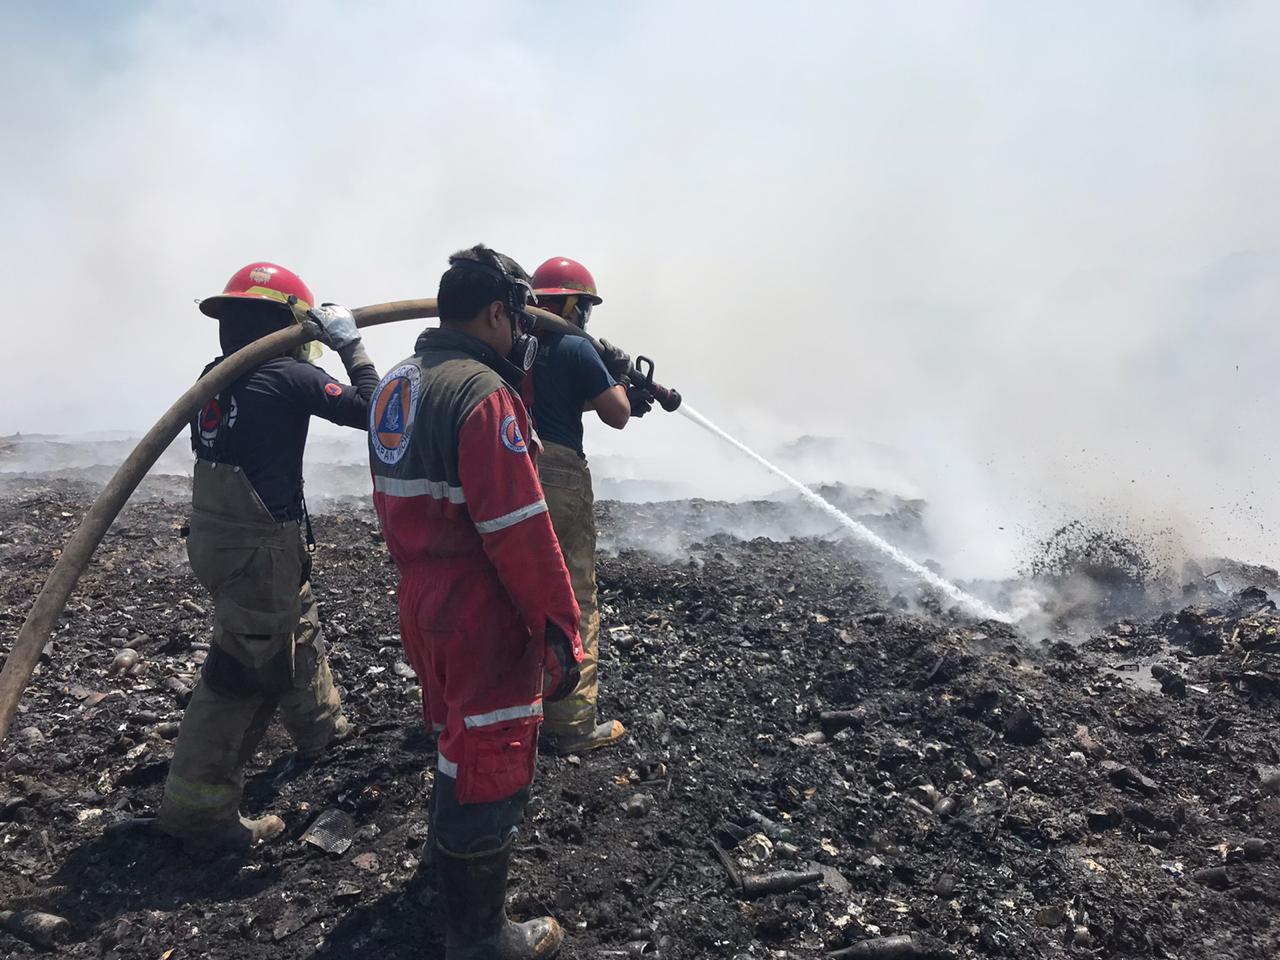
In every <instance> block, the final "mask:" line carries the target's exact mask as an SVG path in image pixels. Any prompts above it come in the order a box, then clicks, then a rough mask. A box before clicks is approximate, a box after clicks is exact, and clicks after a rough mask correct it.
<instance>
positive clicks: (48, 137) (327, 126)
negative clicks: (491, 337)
mask: <svg viewBox="0 0 1280 960" xmlns="http://www.w3.org/2000/svg"><path fill="white" fill-rule="evenodd" d="M1277 26H1280V9H1277V8H1276V7H1275V6H1274V5H1270V4H1264V3H1232V4H1209V3H1196V2H1184V3H1167V4H1158V5H1157V4H1140V3H1083V4H1081V3H1070V4H1068V3H1060V4H1015V3H994V2H993V3H978V2H974V3H969V4H963V5H962V4H924V3H919V4H916V3H902V4H894V5H885V4H878V5H861V4H842V3H834V2H833V3H812V4H805V5H803V6H801V7H795V8H794V9H783V8H781V7H779V6H778V5H777V4H766V3H751V2H745V3H743V2H740V3H733V4H728V3H705V4H676V3H673V2H672V3H668V2H651V3H645V4H628V5H607V4H591V3H585V2H582V3H576V2H560V3H555V4H549V5H547V4H539V5H533V6H530V5H525V4H519V3H516V2H514V0H510V2H488V3H476V4H466V5H454V6H451V7H446V6H444V5H437V4H421V3H414V2H409V0H404V2H381V3H368V4H362V5H359V6H358V7H353V6H351V5H348V4H341V3H337V2H308V3H305V4H304V3H290V2H272V0H260V2H253V3H248V2H227V3H223V4H219V5H218V6H217V8H216V9H214V8H209V7H207V6H196V5H182V4H162V3H132V4H89V3H71V4H55V5H48V4H46V5H38V4H31V5H25V6H24V5H17V4H9V5H7V6H6V7H4V8H3V10H0V53H2V54H3V56H2V57H0V76H2V77H3V80H4V83H5V89H7V90H9V91H11V95H10V96H8V97H6V98H4V103H3V104H2V105H0V120H3V125H4V129H5V130H6V131H9V134H10V135H9V137H8V138H7V142H6V148H5V150H4V151H3V152H2V153H0V177H2V182H3V186H2V187H0V191H3V197H2V199H3V204H4V209H5V212H6V213H5V227H4V233H3V237H2V240H0V242H2V244H3V247H2V249H0V276H2V277H3V279H4V281H5V282H4V290H5V294H6V300H5V308H4V309H5V312H6V320H5V323H4V328H5V330H6V331H7V332H8V333H9V337H8V349H7V350H6V356H7V357H8V362H7V363H6V365H5V380H6V383H7V391H6V394H7V396H9V397H11V398H19V399H20V401H21V402H10V403H7V404H5V405H4V406H3V408H0V433H10V432H14V431H31V432H43V433H79V432H84V431H97V430H108V429H121V430H129V431H140V430H141V429H144V428H145V427H147V426H148V425H149V424H150V423H151V422H152V421H153V420H154V419H155V417H156V416H157V415H158V413H159V412H160V411H161V410H162V409H163V408H164V407H165V406H167V405H168V403H169V402H170V401H171V400H172V399H173V398H174V397H175V396H176V395H177V394H178V393H179V392H180V390H181V389H182V388H183V387H185V386H186V385H187V384H188V383H189V382H190V381H191V379H192V378H193V377H194V376H195V375H196V374H197V373H198V372H199V370H200V368H201V366H202V365H203V363H204V362H205V361H206V360H207V359H208V358H209V356H210V355H212V353H213V352H214V351H215V349H216V345H215V337H214V335H213V331H212V330H211V329H210V328H209V326H208V324H207V321H205V319H204V318H203V317H202V316H201V315H200V314H198V313H197V312H196V311H195V309H194V307H193V305H192V303H191V301H192V299H193V298H195V297H199V296H207V295H209V294H211V293H214V292H217V290H218V289H219V288H220V287H221V284H222V283H223V282H224V280H225V279H226V277H227V276H229V275H230V274H231V273H232V272H233V271H234V270H235V269H236V268H237V267H239V266H240V265H242V264H243V263H245V262H247V261H248V260H249V259H252V258H255V257H265V258H268V259H275V260H278V261H280V262H283V263H285V264H288V265H290V266H293V267H294V268H296V269H297V270H298V271H299V272H300V273H302V275H303V276H304V277H305V278H306V279H307V280H308V281H309V283H310V284H311V285H312V287H313V289H315V291H316V292H317V294H318V295H319V296H320V298H321V299H326V300H328V299H332V300H337V301H341V302H347V303H351V304H360V303H369V302H377V301H382V300H388V299H397V298H401V297H410V296H424V295H426V296H429V295H432V294H434V291H435V285H436V282H437V279H438V277H439V274H440V272H441V270H442V269H443V266H444V263H445V258H446V256H447V255H448V253H449V252H451V251H452V250H454V249H457V248H459V247H462V246H466V245H469V244H471V243H474V242H477V241H481V240H483V241H485V242H487V243H490V244H492V245H494V246H496V247H497V248H499V249H501V250H504V251H506V252H510V253H511V254H512V255H514V256H515V257H517V259H520V260H521V261H522V262H523V263H524V264H525V266H526V267H532V266H534V265H536V264H537V263H538V262H540V261H541V260H542V259H543V258H545V257H547V256H551V255H555V254H564V255H568V256H573V257H577V258H579V259H582V260H584V261H586V262H587V263H588V264H589V265H590V267H591V269H592V270H593V271H594V272H595V274H596V277H597V279H598V280H599V282H600V283H601V286H602V293H603V295H604V297H605V303H604V305H603V306H602V307H601V308H600V309H599V310H598V311H597V313H596V315H595V319H593V331H594V332H595V333H597V335H603V336H606V337H609V338H610V339H613V340H616V341H618V342H620V343H621V344H623V345H624V346H625V347H626V348H627V349H629V350H631V351H632V352H633V353H645V354H647V355H650V356H652V357H653V358H654V359H655V360H656V361H657V374H658V378H659V379H660V380H662V381H664V382H667V383H669V384H671V385H673V386H676V387H677V388H679V389H680V390H681V391H683V392H684V393H685V394H686V395H687V396H688V397H689V398H690V399H691V401H692V402H694V403H696V404H697V405H698V407H699V408H700V409H702V410H704V411H705V412H706V413H707V414H708V416H710V417H712V418H713V419H714V420H716V421H717V422H718V423H722V424H724V425H725V427H726V428H727V429H729V430H730V431H731V432H732V433H734V434H735V435H737V436H739V437H740V438H741V439H743V440H744V441H745V442H747V443H749V444H750V445H752V446H756V447H759V448H763V449H767V450H776V449H777V448H778V447H779V446H780V445H782V444H784V443H786V442H788V441H792V440H794V439H795V438H797V437H798V436H801V435H808V436H810V437H813V438H824V437H829V438H832V439H831V440H830V441H826V444H827V446H828V447H829V450H830V456H829V458H824V456H823V455H822V445H823V443H824V441H822V440H814V441H813V442H812V443H811V444H810V445H809V446H808V448H807V449H806V451H805V458H806V463H808V464H809V469H808V472H807V473H805V474H804V475H803V478H804V479H806V480H813V481H822V480H828V481H845V482H849V483H871V484H873V485H882V484H891V485H895V486H897V487H898V492H901V493H903V494H904V495H906V496H922V497H924V498H926V499H927V500H928V501H929V503H930V505H931V507H930V516H929V521H930V524H931V526H932V528H933V529H934V531H935V533H936V535H937V538H938V540H937V544H936V554H937V556H938V557H939V558H941V559H942V560H944V561H945V563H946V565H947V566H948V568H949V569H951V570H952V571H953V572H954V573H956V574H958V575H962V576H980V575H999V574H1002V573H1007V572H1009V571H1010V570H1011V569H1012V568H1013V567H1015V566H1017V564H1018V562H1019V560H1020V559H1021V554H1022V552H1023V551H1024V550H1025V544H1026V543H1028V542H1033V541H1034V540H1035V539H1037V538H1038V537H1040V536H1042V535H1043V533H1044V532H1045V531H1046V530H1047V529H1050V528H1052V527H1053V526H1054V525H1056V524H1059V523H1061V522H1062V521H1063V520H1064V519H1066V518H1070V517H1072V516H1075V515H1079V514H1080V513H1082V512H1084V513H1104V514H1106V515H1108V516H1111V517H1119V518H1125V522H1132V523H1134V524H1136V525H1139V526H1141V525H1144V524H1145V525H1149V526H1152V527H1157V528H1161V529H1164V528H1176V529H1178V530H1179V531H1181V535H1182V537H1183V539H1184V540H1185V541H1186V542H1187V543H1188V544H1189V545H1190V546H1189V548H1194V549H1197V550H1202V551H1204V552H1216V553H1219V554H1223V555H1230V556H1238V557H1241V558H1242V559H1250V560H1258V561H1263V562H1275V559H1276V556H1275V554H1276V549H1275V547H1274V545H1273V543H1272V539H1271V536H1270V529H1269V518H1270V517H1272V516H1274V514H1275V509H1276V507H1277V506H1278V505H1280V504H1277V489H1278V488H1277V485H1276V484H1275V483H1274V482H1273V478H1272V476H1271V474H1272V469H1273V464H1274V460H1275V457H1276V455H1277V452H1280V451H1278V446H1280V438H1278V437H1277V436H1276V435H1275V432H1274V431H1272V430H1270V429H1268V427H1269V422H1268V419H1267V416H1266V414H1267V413H1268V412H1269V411H1270V410H1271V409H1273V408H1274V407H1275V406H1276V405H1277V403H1280V384H1278V383H1277V378H1276V377H1275V376H1274V375H1273V373H1272V369H1271V367H1272V363H1271V358H1272V357H1273V356H1275V355H1276V353H1277V347H1280V333H1278V332H1277V324H1276V322H1275V320H1274V317H1273V313H1274V304H1275V303H1277V302H1280V297H1278V296H1277V295H1278V294H1280V290H1278V289H1277V286H1278V284H1277V277H1280V270H1278V269H1277V267H1278V266H1280V253H1278V251H1280V245H1278V243H1277V241H1278V239H1280V238H1278V237H1277V233H1278V231H1280V216H1278V214H1280V209H1277V207H1278V203H1277V200H1278V194H1280V187H1277V185H1276V180H1275V177H1274V172H1273V171H1274V168H1275V165H1276V161H1277V152H1278V150H1277V147H1278V140H1280V117H1277V115H1276V112H1275V111H1274V109H1272V105H1273V104H1274V102H1275V100H1276V95H1277V94H1278V93H1280V61H1277V59H1276V58H1275V57H1274V55H1273V50H1272V44H1271V43H1270V39H1271V38H1272V37H1274V36H1276V28H1277ZM19 91H21V93H19ZM416 332H417V331H416V330H413V329H409V328H407V327H405V326H404V325H402V326H401V327H400V328H391V329H385V330H378V331H375V332H372V333H370V334H369V336H368V343H369V346H370V349H371V352H372V353H373V355H374V357H375V359H376V360H377V362H378V363H379V365H380V366H382V367H385V366H387V365H389V364H391V363H393V362H395V361H396V360H397V359H399V358H400V357H402V356H404V355H405V354H407V353H408V352H409V350H410V348H411V344H412V340H413V338H414V336H415V334H416ZM335 370H336V368H335ZM349 442H350V443H351V445H352V448H353V450H355V451H356V453H355V454H354V456H355V457H358V444H359V438H358V437H355V436H352V437H351V438H350V440H349ZM587 442H588V448H589V451H590V452H591V453H592V454H593V455H596V458H597V462H607V461H608V460H610V459H612V458H618V457H627V458H629V462H630V463H631V464H632V465H633V467H636V468H637V470H638V471H639V472H641V473H643V476H642V477H640V479H642V480H647V479H648V478H650V477H651V478H652V480H653V482H654V483H655V485H656V486H661V485H662V484H664V483H671V482H674V481H676V480H678V481H680V482H682V483H690V484H693V485H694V486H696V487H698V488H699V489H700V490H701V492H702V495H703V496H706V497H718V496H726V495H733V496H757V495H761V494H764V493H767V492H770V491H772V490H773V489H775V488H776V484H774V483H773V482H772V480H771V479H770V478H768V477H767V476H765V475H759V476H757V475H756V474H755V473H754V471H755V470H756V468H755V467H754V466H753V465H752V464H750V463H747V462H744V461H741V460H738V459H735V458H734V456H733V454H732V452H731V451H721V450H718V449H715V448H714V445H713V444H709V443H707V440H706V438H705V437H704V436H702V435H700V434H699V433H698V432H697V431H696V430H695V428H694V426H693V425H692V424H688V423H686V422H683V421H682V420H680V419H679V418H672V417H667V416H666V415H664V414H663V413H662V412H660V411H655V412H654V413H652V414H651V415H650V416H649V417H648V418H646V419H645V420H644V421H642V422H641V423H638V424H636V425H635V426H633V427H629V428H628V429H627V430H626V432H625V433H624V434H621V435H619V434H613V433H611V432H608V431H607V430H605V429H604V428H602V427H592V428H591V429H590V432H589V434H588V438H587ZM869 450H872V451H876V453H875V455H874V456H870V455H866V456H864V455H862V454H865V453H866V452H867V451H869ZM815 451H816V452H815ZM858 451H861V452H862V453H861V454H859V453H858ZM615 462H617V461H616V460H615ZM782 466H783V467H784V468H789V467H790V466H791V465H790V464H789V463H788V462H787V461H785V460H784V461H783V462H782Z"/></svg>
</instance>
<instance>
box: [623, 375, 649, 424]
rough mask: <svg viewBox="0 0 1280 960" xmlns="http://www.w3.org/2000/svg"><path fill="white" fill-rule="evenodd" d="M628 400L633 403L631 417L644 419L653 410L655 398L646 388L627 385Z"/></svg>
mask: <svg viewBox="0 0 1280 960" xmlns="http://www.w3.org/2000/svg"><path fill="white" fill-rule="evenodd" d="M627 399H628V400H629V401H630V402H631V415H632V416H633V417H643V416H644V415H645V414H646V413H648V412H649V411H650V410H652V409H653V396H652V395H651V394H650V393H649V391H647V390H646V389H645V388H644V387H637V386H635V385H634V384H631V383H628V384H627Z"/></svg>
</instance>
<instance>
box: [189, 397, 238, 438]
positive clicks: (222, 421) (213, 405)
mask: <svg viewBox="0 0 1280 960" xmlns="http://www.w3.org/2000/svg"><path fill="white" fill-rule="evenodd" d="M220 400H221V397H214V398H213V399H212V400H210V401H209V402H208V403H206V404H205V405H204V409H203V410H201V411H200V417H199V420H198V421H197V422H198V423H199V426H200V443H201V444H202V445H203V446H205V447H208V448H209V449H211V450H212V449H213V445H214V442H215V441H216V440H217V439H218V430H219V429H220V428H221V427H222V426H224V425H225V426H226V428H227V429H228V430H230V429H231V428H232V427H234V426H235V425H236V414H237V413H238V412H239V411H238V410H237V409H236V398H235V395H234V394H233V395H232V397H231V405H230V409H228V410H227V411H226V412H225V413H224V412H223V410H222V404H221V402H220Z"/></svg>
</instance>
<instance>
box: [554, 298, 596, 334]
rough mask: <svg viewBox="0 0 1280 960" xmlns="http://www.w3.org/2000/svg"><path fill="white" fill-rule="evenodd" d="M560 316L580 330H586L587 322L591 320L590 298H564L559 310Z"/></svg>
mask: <svg viewBox="0 0 1280 960" xmlns="http://www.w3.org/2000/svg"><path fill="white" fill-rule="evenodd" d="M560 316H562V317H564V318H565V319H566V320H568V321H569V322H570V323H573V324H576V325H577V326H578V327H579V328H580V329H582V330H585V329H587V321H588V320H590V319H591V298H590V297H579V296H573V297H565V298H564V306H563V307H562V308H561V310H560Z"/></svg>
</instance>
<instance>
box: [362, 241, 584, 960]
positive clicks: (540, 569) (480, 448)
mask: <svg viewBox="0 0 1280 960" xmlns="http://www.w3.org/2000/svg"><path fill="white" fill-rule="evenodd" d="M530 294H531V291H530V285H529V277H528V274H526V273H525V272H524V270H523V269H522V268H521V267H520V265H519V264H518V263H516V262H515V261H514V260H512V259H511V258H509V257H506V256H503V255H501V254H499V253H496V252H495V251H493V250H491V249H489V248H488V247H485V246H484V245H479V246H476V247H472V248H471V249H469V250H463V251H461V252H459V253H456V254H454V255H453V256H452V257H450V258H449V269H448V270H447V271H445V273H444V276H442V277H441V279H440V292H439V308H440V327H439V328H438V329H429V330H427V331H426V332H425V333H423V334H422V336H421V337H419V339H418V342H417V344H416V346H415V349H414V354H413V356H411V357H409V358H408V359H407V360H405V361H404V362H402V363H401V364H399V365H398V366H396V367H395V368H394V369H392V370H391V371H390V372H389V373H388V374H387V375H386V376H385V377H383V379H382V382H381V383H380V384H379V386H378V390H377V393H376V394H375V396H374V400H373V403H372V405H371V407H370V410H369V431H370V432H369V451H370V457H369V459H370V464H371V467H372V471H373V482H374V494H373V499H374V505H375V507H376V509H377V512H378V517H379V520H380V521H381V524H382V531H383V536H384V538H385V540H386V543H387V548H388V550H389V551H390V553H391V556H392V558H393V559H394V560H395V563H396V566H397V567H398V568H399V571H400V588H399V604H400V636H401V640H402V642H403V644H404V649H405V654H406V656H407V658H408V660H409V663H410V664H411V665H412V666H413V669H414V672H415V673H416V674H417V675H418V679H419V681H420V682H421V684H422V691H423V712H424V715H425V720H426V723H427V725H428V726H429V728H430V729H432V730H434V731H435V732H436V733H437V734H438V736H439V739H438V744H437V760H436V772H435V783H434V788H433V791H432V796H431V800H430V803H429V807H430V810H431V835H432V839H431V841H430V842H431V843H432V844H433V846H434V867H435V873H436V881H437V884H438V886H439V888H440V891H441V894H442V896H443V897H444V899H445V905H446V909H445V917H446V921H447V926H446V952H445V956H446V957H447V958H448V960H481V958H483V960H494V958H496V960H517V958H518V960H523V958H541V957H549V956H552V955H553V954H554V953H555V952H556V951H557V950H558V949H559V946H560V942H561V940H562V939H563V936H564V933H563V931H562V930H561V928H560V926H559V924H557V923H556V921H555V920H553V919H551V918H550V917H542V918H539V919H537V920H531V921H528V922H526V923H521V924H517V923H513V922H512V921H510V920H508V919H507V916H506V909H505V902H506V887H507V871H508V867H509V865H510V861H511V851H512V843H513V842H514V839H515V836H516V832H517V828H518V827H519V825H520V823H521V822H522V821H523V819H524V810H525V804H526V803H527V801H528V798H529V785H530V784H531V783H532V782H533V773H534V764H535V760H536V756H537V745H538V744H537V739H538V727H539V724H540V722H541V720H542V712H543V701H544V699H546V700H548V701H550V700H554V699H555V698H556V697H557V696H562V695H563V694H564V693H565V692H567V691H568V690H570V689H572V687H573V685H574V683H575V682H576V679H577V662H578V660H579V659H581V656H582V651H581V646H580V644H579V642H578V605H577V604H576V603H575V602H574V599H573V589H572V587H571V586H570V583H569V574H568V571H567V570H566V569H565V565H564V559H563V557H562V556H561V554H560V547H559V546H558V545H557V543H556V537H555V532H554V531H553V530H552V528H551V520H550V518H549V516H548V515H547V504H546V501H545V500H544V499H543V495H542V488H541V487H540V485H539V483H538V474H537V470H536V469H535V467H534V464H533V459H532V450H531V446H530V441H529V439H528V438H529V436H530V430H529V418H528V415H527V413H526V412H525V407H524V404H523V403H522V402H521V400H520V395H519V387H520V383H521V381H522V380H523V378H524V375H525V373H526V371H527V370H528V368H529V365H530V363H531V362H532V359H533V353H534V351H536V348H537V341H536V340H534V339H533V337H531V336H530V335H529V333H528V330H529V327H530V326H531V318H530V317H529V315H528V314H527V313H526V311H525V307H526V305H527V303H528V301H529V298H530Z"/></svg>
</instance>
